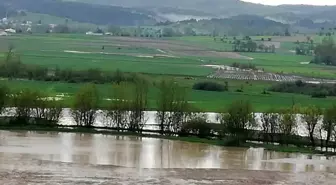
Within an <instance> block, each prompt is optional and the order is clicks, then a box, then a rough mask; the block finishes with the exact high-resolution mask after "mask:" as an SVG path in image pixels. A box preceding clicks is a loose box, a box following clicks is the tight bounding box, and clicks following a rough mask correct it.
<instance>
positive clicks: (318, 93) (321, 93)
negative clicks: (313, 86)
mask: <svg viewBox="0 0 336 185" xmlns="http://www.w3.org/2000/svg"><path fill="white" fill-rule="evenodd" d="M327 94H328V92H326V91H316V92H313V93H312V98H326V97H327Z"/></svg>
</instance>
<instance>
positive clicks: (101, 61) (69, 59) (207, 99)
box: [0, 34, 336, 111]
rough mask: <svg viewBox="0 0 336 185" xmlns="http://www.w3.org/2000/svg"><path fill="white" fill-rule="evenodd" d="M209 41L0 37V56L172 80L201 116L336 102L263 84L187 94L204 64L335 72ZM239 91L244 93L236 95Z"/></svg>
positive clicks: (52, 88)
mask: <svg viewBox="0 0 336 185" xmlns="http://www.w3.org/2000/svg"><path fill="white" fill-rule="evenodd" d="M185 40H187V41H185ZM188 40H189V41H188ZM213 42H214V41H213V38H212V37H192V38H190V37H181V38H178V39H177V38H171V39H169V40H157V39H156V40H154V39H144V38H127V37H111V36H108V37H107V36H87V35H67V34H65V35H63V34H50V35H47V34H44V35H14V36H10V37H0V51H1V52H2V53H4V52H6V50H7V48H8V46H9V45H10V44H12V45H14V47H15V53H16V54H18V55H19V56H20V58H21V60H22V62H23V63H26V64H36V65H42V66H47V67H50V68H55V67H56V66H58V67H60V68H71V69H73V70H86V69H89V68H100V69H102V70H104V71H111V72H113V71H115V70H117V69H119V70H121V71H124V72H140V73H146V74H149V75H148V76H147V78H148V80H149V81H150V82H153V83H154V82H158V81H159V80H160V79H162V78H166V79H170V78H174V79H175V80H176V81H177V82H178V83H179V84H181V85H182V86H185V87H187V88H188V89H190V93H189V98H188V99H189V100H190V101H191V102H194V104H195V105H196V106H197V107H199V108H200V109H201V110H204V111H218V110H221V109H223V108H224V107H225V106H226V105H228V104H230V103H231V102H232V101H234V100H241V99H248V100H250V101H251V102H252V103H253V105H254V106H255V107H256V109H257V110H260V111H262V110H267V109H268V108H271V107H273V108H278V107H288V106H291V105H292V104H293V102H295V103H298V104H301V105H305V106H308V105H310V104H317V105H321V106H323V107H326V106H329V105H330V104H331V103H333V102H334V101H335V99H334V98H327V99H313V98H311V97H310V96H305V95H295V94H285V93H271V94H269V95H265V94H262V92H263V90H264V89H267V88H268V87H270V85H271V84H272V83H273V82H262V81H249V80H223V79H213V80H214V81H216V82H218V83H224V81H229V92H206V91H195V90H192V88H191V87H192V85H193V84H194V83H195V82H199V81H208V80H209V79H207V78H206V77H207V76H208V75H211V74H213V73H215V71H216V70H215V69H213V68H211V67H206V66H205V65H231V64H232V63H233V62H239V63H253V64H255V65H256V67H257V68H259V69H260V68H263V69H264V70H265V71H266V72H273V73H281V72H282V73H284V74H297V75H304V76H313V77H323V78H336V75H335V71H336V70H335V69H336V68H335V67H327V66H319V65H313V64H306V63H305V64H302V63H303V62H307V61H310V60H311V57H309V56H296V55H294V54H293V53H290V52H288V53H284V52H279V53H276V54H271V53H232V52H223V51H224V50H222V49H221V48H220V46H221V44H222V43H219V42H216V43H213ZM211 44H213V45H211ZM283 45H286V44H283V43H282V44H281V46H283ZM103 47H104V49H103ZM216 47H218V48H217V49H216ZM0 57H1V55H0ZM187 76H192V78H189V77H187ZM3 82H4V83H5V82H6V81H3ZM8 84H9V86H11V88H18V87H36V88H38V89H44V90H46V91H48V92H50V93H52V94H59V93H69V94H73V93H74V92H75V91H76V90H77V89H78V88H79V86H80V85H82V84H67V83H50V82H49V83H46V82H32V81H22V80H21V81H11V82H9V83H8ZM109 86H110V85H108V84H106V85H102V86H99V88H100V89H101V93H102V94H103V96H107V95H106V94H104V93H106V92H105V91H107V90H106V89H107V88H108V87H109ZM242 87H243V89H244V92H242V93H238V92H236V90H237V89H241V88H242ZM157 91H158V90H157V89H156V88H155V87H154V86H151V87H150V97H149V98H150V106H149V108H151V109H153V108H155V106H156V105H155V104H156V96H157V95H156V94H157Z"/></svg>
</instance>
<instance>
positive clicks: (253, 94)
mask: <svg viewBox="0 0 336 185" xmlns="http://www.w3.org/2000/svg"><path fill="white" fill-rule="evenodd" d="M145 77H146V78H147V79H148V80H149V81H150V82H151V83H150V84H151V85H150V88H149V109H155V108H156V100H157V96H158V89H157V88H156V87H155V86H154V85H153V84H155V83H158V82H159V81H160V80H161V79H163V78H164V79H174V80H175V81H176V82H177V83H178V84H180V85H181V86H184V87H186V88H187V89H188V100H189V101H190V102H191V103H192V104H193V105H194V106H195V107H196V108H198V109H200V110H202V111H207V112H209V111H210V112H217V111H221V110H224V109H225V108H226V107H227V106H228V105H230V104H231V103H232V102H233V101H237V100H249V101H250V102H251V103H252V104H253V106H254V108H255V110H256V111H266V110H268V109H271V108H274V109H278V108H286V107H290V106H292V105H293V103H295V104H299V105H301V106H310V105H318V106H321V107H328V106H330V105H331V104H333V103H336V98H326V99H315V98H311V97H310V96H306V95H298V94H288V93H273V92H272V93H270V94H266V95H265V94H262V92H263V90H264V89H267V88H268V87H269V86H270V85H271V84H272V83H270V82H261V81H251V82H248V83H247V82H245V81H233V80H229V81H228V83H229V91H228V92H209V91H197V90H192V85H193V84H194V83H195V82H199V81H209V80H208V79H204V78H196V79H193V80H186V79H184V78H183V77H172V76H145ZM212 81H216V82H218V83H224V82H223V81H222V80H212ZM0 82H1V83H3V84H7V85H8V86H9V87H10V88H11V89H12V90H14V91H15V90H20V89H22V88H32V89H43V90H44V91H45V92H47V93H49V94H50V95H51V96H55V95H57V94H62V93H65V94H68V95H69V96H70V97H69V101H66V102H67V103H69V106H70V103H71V97H72V95H73V94H74V93H75V92H76V91H78V90H79V88H80V87H81V86H82V85H84V84H69V83H61V82H54V83H51V82H41V81H22V80H21V81H20V80H19V81H10V82H8V81H6V80H3V81H0ZM97 87H98V91H99V93H100V95H101V96H102V98H103V99H105V98H108V97H109V95H110V93H113V91H112V85H111V84H103V85H97ZM240 88H243V90H244V92H241V93H240V92H236V90H237V89H240ZM105 103H107V101H104V102H102V105H104V104H105Z"/></svg>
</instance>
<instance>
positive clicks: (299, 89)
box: [268, 80, 336, 98]
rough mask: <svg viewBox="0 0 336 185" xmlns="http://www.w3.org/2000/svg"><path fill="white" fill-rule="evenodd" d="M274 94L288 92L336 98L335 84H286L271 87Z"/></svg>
mask: <svg viewBox="0 0 336 185" xmlns="http://www.w3.org/2000/svg"><path fill="white" fill-rule="evenodd" d="M268 90H269V91H273V92H286V93H296V94H305V95H310V96H312V97H314V98H325V97H326V96H336V85H335V84H311V83H305V82H302V81H300V80H299V81H296V82H284V83H278V84H274V85H272V86H271V88H269V89H268Z"/></svg>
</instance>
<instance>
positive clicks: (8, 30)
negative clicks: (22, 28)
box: [5, 28, 16, 33]
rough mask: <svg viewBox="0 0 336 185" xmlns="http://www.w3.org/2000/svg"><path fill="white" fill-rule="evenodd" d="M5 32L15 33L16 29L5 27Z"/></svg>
mask: <svg viewBox="0 0 336 185" xmlns="http://www.w3.org/2000/svg"><path fill="white" fill-rule="evenodd" d="M5 32H7V33H16V31H15V30H14V29H12V28H9V29H5Z"/></svg>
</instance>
